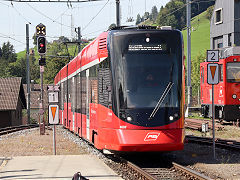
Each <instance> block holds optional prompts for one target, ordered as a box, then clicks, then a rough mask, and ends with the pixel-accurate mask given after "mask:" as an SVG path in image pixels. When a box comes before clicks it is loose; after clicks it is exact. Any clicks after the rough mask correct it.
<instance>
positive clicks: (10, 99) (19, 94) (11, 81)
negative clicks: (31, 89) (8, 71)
mask: <svg viewBox="0 0 240 180" xmlns="http://www.w3.org/2000/svg"><path fill="white" fill-rule="evenodd" d="M19 98H20V101H21V103H22V106H23V108H26V99H25V95H24V90H23V85H22V78H21V77H9V78H0V110H15V109H17V103H18V99H19Z"/></svg>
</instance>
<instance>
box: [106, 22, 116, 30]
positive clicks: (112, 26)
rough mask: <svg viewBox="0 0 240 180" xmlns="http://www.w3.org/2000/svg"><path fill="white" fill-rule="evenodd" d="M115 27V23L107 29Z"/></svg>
mask: <svg viewBox="0 0 240 180" xmlns="http://www.w3.org/2000/svg"><path fill="white" fill-rule="evenodd" d="M116 26H117V25H116V24H115V23H112V24H111V25H110V26H109V27H108V29H112V28H114V27H116Z"/></svg>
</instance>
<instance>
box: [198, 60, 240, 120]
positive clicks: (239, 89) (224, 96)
mask: <svg viewBox="0 0 240 180" xmlns="http://www.w3.org/2000/svg"><path fill="white" fill-rule="evenodd" d="M207 64H208V63H207V62H203V63H201V64H200V74H201V82H200V88H201V97H200V100H201V113H202V116H204V117H212V86H211V85H209V84H208V83H207ZM218 64H219V83H218V84H217V85H214V104H215V118H216V119H220V120H226V121H237V120H238V119H240V56H237V55H232V56H228V57H226V58H222V59H220V60H219V63H218Z"/></svg>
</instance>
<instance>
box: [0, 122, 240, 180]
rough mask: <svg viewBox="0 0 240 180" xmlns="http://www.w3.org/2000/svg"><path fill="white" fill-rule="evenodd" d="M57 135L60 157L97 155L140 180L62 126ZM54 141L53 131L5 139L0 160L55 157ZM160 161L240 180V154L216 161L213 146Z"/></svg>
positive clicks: (0, 141)
mask: <svg viewBox="0 0 240 180" xmlns="http://www.w3.org/2000/svg"><path fill="white" fill-rule="evenodd" d="M56 132H57V136H56V140H57V142H56V144H57V155H68V154H69V155H70V154H71V155H79V154H91V155H95V156H98V158H99V159H101V160H103V161H104V162H105V163H106V164H107V165H108V166H109V167H110V168H112V169H113V170H114V171H115V172H116V173H117V174H118V175H120V176H121V177H123V178H124V179H137V177H135V175H134V174H132V173H131V172H129V170H128V169H127V168H126V167H125V166H123V165H122V164H121V163H120V162H118V161H116V160H115V158H114V157H113V156H106V155H103V154H102V153H101V152H100V151H98V150H96V149H95V148H94V147H92V145H90V144H89V143H87V142H86V141H84V140H82V139H81V138H79V137H78V136H76V135H75V134H73V133H71V132H69V131H68V130H66V129H64V128H62V126H57V130H56ZM52 138H53V137H52V130H47V131H46V135H39V129H38V128H35V129H30V130H24V131H21V132H15V133H12V134H9V135H4V136H1V137H0V156H1V157H12V156H39V155H52V154H53V145H52V143H53V142H52V141H53V140H52ZM155 155H157V154H155ZM159 157H166V158H169V159H171V160H172V161H175V162H177V163H179V164H182V165H184V166H187V167H189V168H191V169H194V170H197V171H198V172H201V173H204V174H205V175H207V176H209V177H210V178H213V179H240V171H239V170H240V153H239V152H237V151H231V150H224V149H219V148H216V159H213V155H212V147H211V146H207V145H199V144H195V143H187V144H185V147H184V150H183V151H176V152H168V153H159Z"/></svg>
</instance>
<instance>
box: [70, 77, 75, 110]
mask: <svg viewBox="0 0 240 180" xmlns="http://www.w3.org/2000/svg"><path fill="white" fill-rule="evenodd" d="M70 91H71V108H72V111H73V112H75V111H76V77H72V78H71V89H70Z"/></svg>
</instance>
